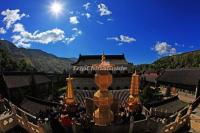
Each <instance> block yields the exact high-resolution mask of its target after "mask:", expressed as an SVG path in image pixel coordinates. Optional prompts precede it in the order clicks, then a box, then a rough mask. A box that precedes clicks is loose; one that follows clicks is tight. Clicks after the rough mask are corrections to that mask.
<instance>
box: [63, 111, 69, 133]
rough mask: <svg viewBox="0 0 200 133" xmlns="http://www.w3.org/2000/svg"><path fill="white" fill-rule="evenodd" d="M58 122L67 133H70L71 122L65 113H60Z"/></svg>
mask: <svg viewBox="0 0 200 133" xmlns="http://www.w3.org/2000/svg"><path fill="white" fill-rule="evenodd" d="M60 122H61V124H62V126H63V127H64V129H65V131H66V132H67V133H72V121H71V119H70V117H69V115H68V114H67V112H66V111H64V112H62V114H61V116H60Z"/></svg>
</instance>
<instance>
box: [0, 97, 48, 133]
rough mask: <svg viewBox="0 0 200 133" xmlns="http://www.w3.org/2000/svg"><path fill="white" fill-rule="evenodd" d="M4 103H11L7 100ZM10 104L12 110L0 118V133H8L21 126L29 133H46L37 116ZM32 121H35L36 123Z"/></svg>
mask: <svg viewBox="0 0 200 133" xmlns="http://www.w3.org/2000/svg"><path fill="white" fill-rule="evenodd" d="M4 101H5V102H7V103H9V101H8V100H6V99H5V100H4ZM9 104H10V106H11V110H10V111H9V112H5V113H4V114H1V117H0V118H1V119H0V132H6V131H8V130H9V129H11V128H13V127H15V126H16V125H19V126H21V127H22V128H24V129H25V130H26V131H28V132H29V133H45V130H44V128H43V127H42V125H41V124H40V123H38V122H37V121H36V117H35V116H33V115H31V114H29V113H28V112H25V111H24V110H22V109H20V108H18V107H17V106H15V105H14V104H12V103H9ZM30 119H32V120H35V123H34V121H31V120H30Z"/></svg>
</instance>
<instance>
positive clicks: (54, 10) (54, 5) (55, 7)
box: [50, 1, 63, 16]
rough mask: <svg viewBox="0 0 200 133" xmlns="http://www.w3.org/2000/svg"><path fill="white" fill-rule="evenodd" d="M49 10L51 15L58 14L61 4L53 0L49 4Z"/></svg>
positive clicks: (61, 8) (60, 10)
mask: <svg viewBox="0 0 200 133" xmlns="http://www.w3.org/2000/svg"><path fill="white" fill-rule="evenodd" d="M50 11H51V13H52V14H53V15H55V16H59V15H60V14H61V13H62V12H63V5H62V3H60V2H58V1H54V2H53V3H51V4H50Z"/></svg>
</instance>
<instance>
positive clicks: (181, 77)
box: [156, 68, 200, 101]
mask: <svg viewBox="0 0 200 133" xmlns="http://www.w3.org/2000/svg"><path fill="white" fill-rule="evenodd" d="M156 84H157V86H159V87H160V88H162V89H163V88H170V89H171V90H174V89H176V91H177V92H178V94H179V96H181V95H185V94H187V95H190V96H191V97H193V98H192V99H191V101H193V100H194V99H196V98H197V97H198V96H200V69H198V68H196V69H173V70H165V71H164V72H162V73H161V74H160V75H159V76H158V77H157V78H156Z"/></svg>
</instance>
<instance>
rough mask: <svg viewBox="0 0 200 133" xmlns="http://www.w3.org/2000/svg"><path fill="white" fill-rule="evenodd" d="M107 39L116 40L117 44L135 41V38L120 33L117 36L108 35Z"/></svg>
mask: <svg viewBox="0 0 200 133" xmlns="http://www.w3.org/2000/svg"><path fill="white" fill-rule="evenodd" d="M107 40H115V41H116V42H119V45H122V44H124V43H132V42H135V41H136V39H135V38H133V37H129V36H125V35H120V36H119V37H108V38H107Z"/></svg>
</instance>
